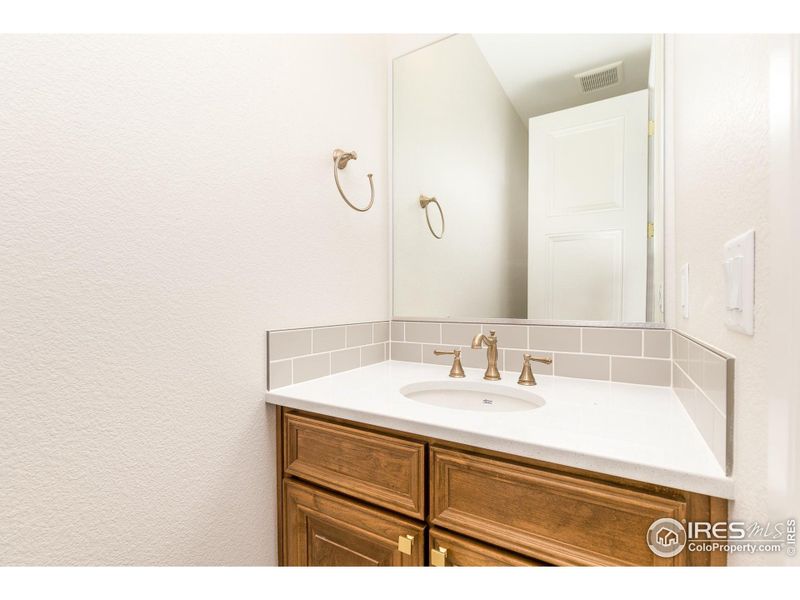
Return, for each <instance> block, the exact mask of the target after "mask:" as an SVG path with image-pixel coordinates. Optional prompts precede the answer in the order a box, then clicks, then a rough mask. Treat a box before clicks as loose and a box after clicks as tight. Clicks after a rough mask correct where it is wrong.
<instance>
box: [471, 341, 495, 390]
mask: <svg viewBox="0 0 800 600" xmlns="http://www.w3.org/2000/svg"><path fill="white" fill-rule="evenodd" d="M484 344H486V358H487V359H488V362H489V364H488V365H487V366H486V373H484V374H483V378H484V379H488V380H489V381H498V380H499V379H500V371H498V370H497V336H496V335H495V332H494V331H490V332H489V335H483V334H482V333H479V334H478V335H476V336H475V337H474V338H472V349H473V350H477V349H478V348H480V347H481V346H483V345H484Z"/></svg>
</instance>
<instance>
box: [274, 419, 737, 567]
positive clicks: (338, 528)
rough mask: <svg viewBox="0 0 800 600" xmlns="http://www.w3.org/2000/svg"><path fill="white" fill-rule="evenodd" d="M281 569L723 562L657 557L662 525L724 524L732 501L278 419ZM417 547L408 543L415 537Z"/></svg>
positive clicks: (325, 422) (391, 435)
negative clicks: (669, 521)
mask: <svg viewBox="0 0 800 600" xmlns="http://www.w3.org/2000/svg"><path fill="white" fill-rule="evenodd" d="M278 417H279V418H278V468H279V471H280V473H279V475H280V476H279V479H278V481H279V498H280V500H281V501H280V503H279V510H278V512H279V523H278V528H279V532H280V535H279V557H280V564H282V565H316V566H322V565H361V566H366V565H372V566H422V565H425V564H434V565H441V564H444V565H445V566H497V565H509V566H510V565H520V566H522V565H526V566H535V565H542V564H555V565H659V566H678V565H724V564H725V561H726V555H725V554H724V553H722V552H688V551H686V550H684V551H683V552H681V553H680V554H678V555H676V556H675V557H672V558H659V557H658V556H656V555H655V554H653V552H651V551H650V548H649V547H648V546H647V543H646V535H647V530H648V529H649V527H650V525H651V524H652V523H653V522H654V521H655V520H657V519H660V518H664V517H670V518H673V519H676V520H678V521H682V520H687V521H722V520H725V519H726V518H727V501H726V500H723V499H721V498H713V497H709V496H705V495H702V494H696V493H692V492H686V491H682V490H677V489H673V488H666V487H663V486H656V485H652V484H647V483H643V482H637V481H631V480H626V479H621V478H617V477H612V476H608V475H602V474H598V473H592V472H589V471H584V470H580V469H574V468H569V467H563V466H560V465H555V464H552V463H544V462H541V461H536V460H532V459H526V458H522V457H515V456H509V455H506V454H501V453H497V452H491V451H487V450H482V449H478V448H473V447H469V446H464V445H461V444H453V443H449V442H443V441H441V440H436V439H431V438H426V437H423V436H416V435H411V434H407V433H402V432H395V431H390V430H386V429H382V428H378V427H372V426H367V425H363V424H359V423H354V422H350V421H343V420H341V419H334V418H330V417H320V416H318V415H313V414H310V413H303V412H300V411H294V410H288V409H282V408H279V409H278ZM412 538H413V539H412Z"/></svg>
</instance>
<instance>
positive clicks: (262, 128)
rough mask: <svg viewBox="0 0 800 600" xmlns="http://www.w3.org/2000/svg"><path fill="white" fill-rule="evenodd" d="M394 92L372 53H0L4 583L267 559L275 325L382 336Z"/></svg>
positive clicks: (322, 40)
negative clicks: (340, 170) (37, 573)
mask: <svg viewBox="0 0 800 600" xmlns="http://www.w3.org/2000/svg"><path fill="white" fill-rule="evenodd" d="M386 73H387V57H386V49H385V42H384V39H383V38H381V37H359V36H341V37H328V36H285V37H278V36H231V37H226V36H213V37H209V36H91V37H78V36H76V37H35V36H13V37H12V36H2V37H0V81H2V85H0V234H1V235H0V290H1V292H0V294H1V295H0V371H1V372H0V564H271V563H274V562H275V561H276V554H275V532H274V523H275V513H274V510H275V505H274V499H275V478H274V463H275V461H274V453H273V443H274V438H273V428H274V425H273V422H272V421H273V419H272V416H273V415H272V413H271V411H268V410H267V409H266V408H265V405H264V403H263V394H264V389H265V365H264V362H265V348H264V347H265V338H264V331H265V330H266V329H269V328H283V327H293V326H300V325H313V324H325V323H338V322H345V321H363V320H379V319H386V318H387V317H388V312H389V309H388V293H387V289H388V285H389V282H388V224H387V219H388V210H387V206H388V201H387V193H386V191H387V190H386V171H387V169H386V164H385V163H386V144H387V138H386V135H387V127H386V123H387V114H386V106H387V101H386V100H387V98H386V91H387V86H386ZM336 146H341V147H343V148H346V149H348V150H349V149H356V150H357V151H358V153H359V160H358V161H357V162H354V163H351V166H350V167H348V169H347V171H346V172H345V173H344V174H343V183H344V185H346V186H347V189H348V190H352V193H353V195H354V196H355V197H356V199H357V200H358V201H362V200H364V199H365V195H366V194H367V191H368V186H367V182H366V178H365V177H364V175H365V173H366V172H367V170H370V171H372V172H374V173H375V181H376V185H377V191H378V197H377V200H376V203H375V208H374V209H373V210H371V211H370V212H368V213H366V214H358V213H356V212H354V211H352V210H351V209H349V208H347V207H346V206H345V204H344V203H343V202H342V201H341V199H340V198H339V197H338V194H337V192H336V189H335V187H334V184H333V181H332V176H331V159H330V153H331V151H332V150H333V148H334V147H336Z"/></svg>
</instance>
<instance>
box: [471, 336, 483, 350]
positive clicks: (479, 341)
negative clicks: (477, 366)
mask: <svg viewBox="0 0 800 600" xmlns="http://www.w3.org/2000/svg"><path fill="white" fill-rule="evenodd" d="M484 340H486V336H485V335H483V334H482V333H479V334H478V335H476V336H475V337H474V338H472V349H473V350H477V349H478V348H480V347H481V346H483V342H484Z"/></svg>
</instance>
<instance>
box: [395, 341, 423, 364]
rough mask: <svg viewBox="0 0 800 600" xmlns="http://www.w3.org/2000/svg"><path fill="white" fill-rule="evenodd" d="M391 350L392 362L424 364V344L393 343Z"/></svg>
mask: <svg viewBox="0 0 800 600" xmlns="http://www.w3.org/2000/svg"><path fill="white" fill-rule="evenodd" d="M390 348H391V351H390V356H391V359H392V360H404V361H407V362H422V344H412V343H409V342H392V343H391V346H390Z"/></svg>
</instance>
